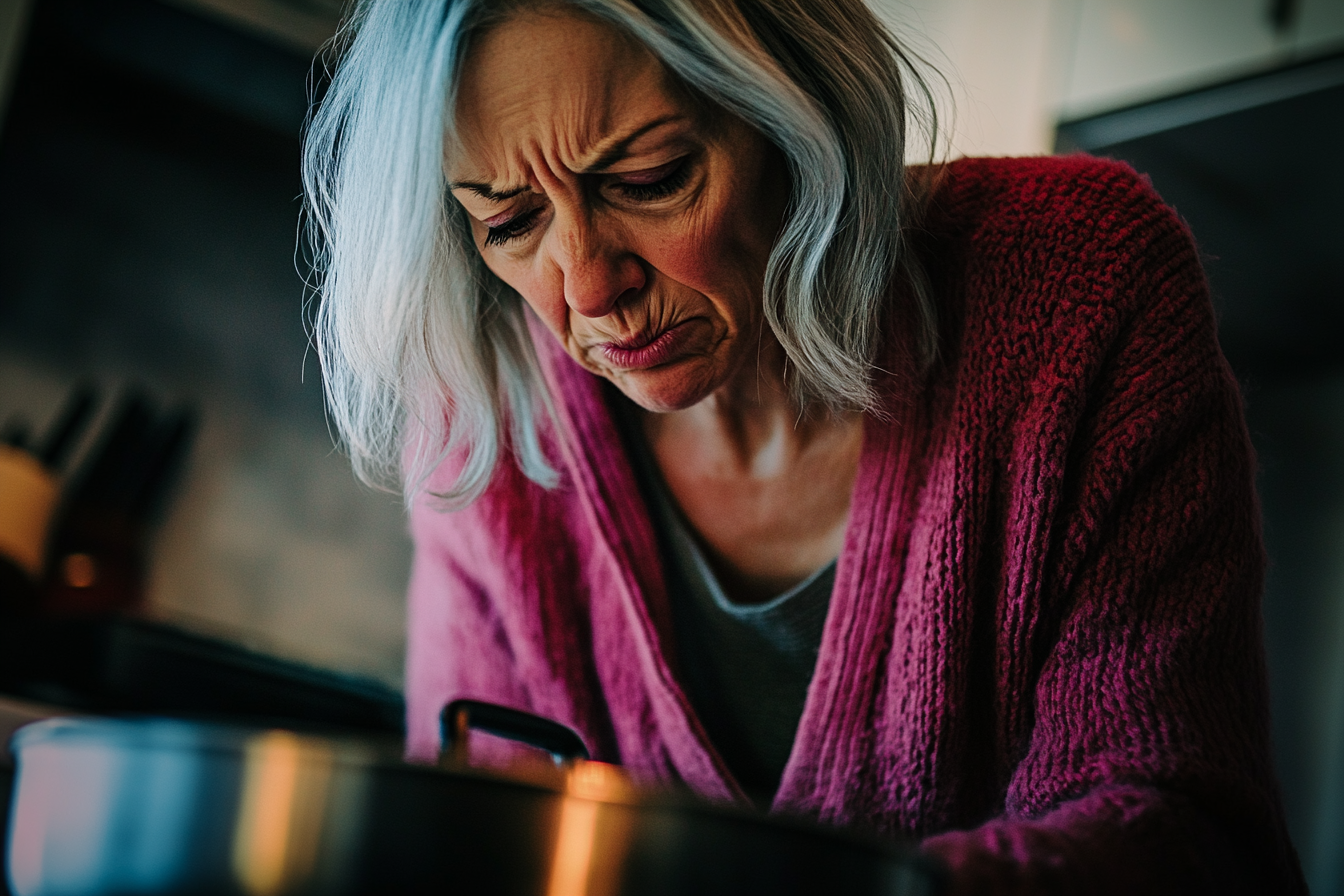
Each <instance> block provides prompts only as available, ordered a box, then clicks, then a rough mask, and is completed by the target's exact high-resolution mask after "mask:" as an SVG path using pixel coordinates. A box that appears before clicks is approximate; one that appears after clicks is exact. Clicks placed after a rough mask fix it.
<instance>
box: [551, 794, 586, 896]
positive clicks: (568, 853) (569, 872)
mask: <svg viewBox="0 0 1344 896" xmlns="http://www.w3.org/2000/svg"><path fill="white" fill-rule="evenodd" d="M597 808H598V804H597V803H595V802H593V801H592V800H585V799H576V798H574V797H571V796H567V797H565V798H564V803H563V805H562V806H561V808H560V827H559V829H558V830H557V832H556V838H555V860H554V862H553V863H552V865H551V885H550V887H549V889H547V891H546V893H547V896H584V894H586V893H587V892H588V867H589V866H590V865H591V864H592V860H593V839H594V838H593V835H594V834H595V833H596V832H597Z"/></svg>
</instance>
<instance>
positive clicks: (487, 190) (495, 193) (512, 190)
mask: <svg viewBox="0 0 1344 896" xmlns="http://www.w3.org/2000/svg"><path fill="white" fill-rule="evenodd" d="M448 189H450V190H470V191H471V192H473V193H475V194H476V195H478V196H484V197H485V198H486V199H489V200H490V201H491V202H503V201H504V200H506V199H512V198H513V197H515V196H517V195H519V194H520V193H526V192H527V191H528V190H530V189H532V188H531V187H508V188H506V189H503V190H496V189H494V188H493V187H491V186H490V185H489V184H483V183H479V182H477V181H473V180H464V181H455V182H453V183H450V184H448Z"/></svg>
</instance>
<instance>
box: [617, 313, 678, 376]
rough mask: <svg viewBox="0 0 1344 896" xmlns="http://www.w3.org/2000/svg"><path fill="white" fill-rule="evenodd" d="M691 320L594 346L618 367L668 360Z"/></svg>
mask: <svg viewBox="0 0 1344 896" xmlns="http://www.w3.org/2000/svg"><path fill="white" fill-rule="evenodd" d="M690 324H691V321H688V320H687V321H682V322H681V323H679V324H676V325H674V326H671V327H668V328H666V329H663V330H658V331H657V332H653V333H647V334H646V333H641V334H639V335H638V336H636V337H634V338H633V339H627V340H626V341H624V342H604V343H602V344H600V345H599V346H598V348H599V349H600V350H601V352H602V355H603V357H604V358H606V360H607V363H608V364H610V365H611V366H612V367H615V368H617V369H618V370H644V369H646V368H649V367H657V366H658V365H659V364H666V363H667V362H668V361H670V360H672V359H673V358H675V357H676V356H677V354H678V353H679V352H680V351H681V349H682V347H683V346H685V344H686V342H687V340H688V339H689V338H690V336H691V327H690Z"/></svg>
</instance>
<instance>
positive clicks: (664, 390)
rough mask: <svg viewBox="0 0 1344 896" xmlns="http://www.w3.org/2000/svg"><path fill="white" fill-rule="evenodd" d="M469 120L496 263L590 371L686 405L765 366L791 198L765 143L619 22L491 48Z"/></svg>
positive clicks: (476, 195) (464, 176)
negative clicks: (707, 101) (744, 371)
mask: <svg viewBox="0 0 1344 896" xmlns="http://www.w3.org/2000/svg"><path fill="white" fill-rule="evenodd" d="M457 124H458V128H459V133H460V136H461V138H462V144H463V150H462V152H461V154H460V155H457V156H455V157H452V158H449V159H448V160H447V170H448V178H449V181H450V182H451V187H452V191H453V195H454V196H455V197H456V198H457V200H458V201H459V202H460V203H461V204H462V206H463V208H465V209H466V211H467V214H468V215H469V217H470V219H471V228H472V233H473V234H474V236H475V241H476V245H477V247H478V248H479V250H480V253H481V257H482V258H483V259H484V260H485V263H486V265H487V266H488V267H489V268H490V270H491V271H493V272H494V273H495V274H496V275H497V276H498V277H499V278H500V279H501V280H503V281H504V282H505V283H507V284H509V285H510V286H511V287H513V288H514V289H515V290H517V291H518V292H519V294H521V295H522V296H523V298H524V299H525V300H526V301H527V303H528V305H530V306H531V307H532V309H533V311H535V312H536V314H537V315H538V317H540V318H541V320H542V321H543V322H545V324H546V326H547V327H548V328H549V329H550V331H551V333H553V334H554V335H555V338H556V339H558V340H559V341H560V343H561V345H563V346H564V348H565V351H566V352H568V353H569V355H570V357H572V358H573V359H574V360H575V361H577V362H578V363H579V364H581V365H583V366H584V367H585V368H587V369H588V370H590V371H592V372H593V373H596V374H599V375H601V376H604V377H606V378H607V379H609V380H611V381H612V382H613V383H615V384H616V386H617V387H619V388H620V389H621V391H622V392H624V393H625V394H626V395H627V396H629V397H630V398H631V399H632V400H634V401H635V402H636V403H638V404H639V405H641V406H643V407H644V408H647V409H649V410H653V411H670V410H679V409H682V408H686V407H690V406H691V405H694V404H696V403H698V402H699V401H700V400H702V399H703V398H705V397H706V396H708V395H710V394H711V393H713V392H714V391H716V390H717V389H719V388H720V387H721V386H723V385H724V384H725V383H726V382H727V381H728V379H729V377H731V376H732V375H733V374H734V373H735V372H736V371H737V370H738V369H739V368H740V367H741V365H742V363H743V362H744V360H747V359H748V358H751V357H753V356H754V354H755V352H754V349H755V348H756V347H757V345H758V343H759V341H760V338H761V334H762V332H763V331H764V330H765V329H767V328H765V327H764V324H763V320H762V315H761V305H762V300H761V296H762V282H763V279H764V273H765V265H766V261H767V259H768V258H769V255H770V250H771V247H772V246H773V244H774V239H775V235H776V233H777V232H778V229H779V226H780V220H781V218H782V215H783V210H784V207H785V204H786V203H787V199H788V183H787V176H786V174H785V172H784V167H783V160H782V157H781V156H780V155H779V153H778V152H777V151H776V150H775V149H774V148H773V147H772V146H770V144H769V143H767V141H765V140H764V139H763V138H761V137H760V135H758V134H757V133H756V132H755V131H753V130H752V129H751V128H749V127H747V126H746V125H744V124H743V123H741V122H740V121H738V120H736V119H734V118H733V117H732V116H729V115H726V114H723V113H721V112H720V113H715V112H713V111H710V110H707V109H705V108H704V104H702V103H697V102H695V101H694V100H693V99H692V98H691V97H689V96H688V95H687V94H686V93H685V92H684V91H683V90H681V89H680V88H679V87H678V85H677V84H675V83H674V82H673V81H672V79H671V78H670V76H669V75H668V74H667V72H666V71H665V69H664V68H663V66H662V65H661V63H659V62H658V60H657V59H656V58H655V57H654V56H653V55H652V54H650V53H649V52H648V51H647V50H646V49H644V47H643V46H641V45H640V44H638V43H637V42H635V41H633V40H630V39H628V38H626V37H625V36H623V35H622V34H621V33H620V32H618V31H616V30H615V29H613V28H612V27H610V26H607V25H605V24H602V23H599V22H597V21H595V20H592V19H589V18H586V17H581V16H579V15H573V14H568V13H564V12H559V11H552V10H547V11H534V12H525V13H520V14H519V15H517V16H514V17H513V18H511V19H509V20H508V21H506V22H504V23H503V24H501V25H499V26H497V27H495V28H493V29H492V30H490V31H488V32H487V33H486V34H485V35H483V36H482V37H481V38H480V39H479V40H477V41H476V42H475V45H474V46H473V47H472V49H471V51H470V53H469V55H468V57H467V60H466V65H465V70H464V75H463V80H462V84H461V90H460V94H459V101H458V109H457Z"/></svg>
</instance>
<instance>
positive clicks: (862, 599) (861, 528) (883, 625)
mask: <svg viewBox="0 0 1344 896" xmlns="http://www.w3.org/2000/svg"><path fill="white" fill-rule="evenodd" d="M528 319H529V327H530V328H531V330H532V337H533V342H534V344H535V345H536V346H537V352H538V355H539V357H540V360H541V366H542V370H543V373H544V375H545V377H546V380H547V384H548V386H549V388H550V393H551V396H552V397H553V400H554V406H555V410H556V415H557V417H558V419H557V421H556V423H557V425H558V428H559V431H560V438H559V440H558V441H559V443H560V444H559V448H560V451H561V452H562V455H563V460H564V465H565V467H566V468H567V470H568V471H569V473H570V475H571V476H572V477H573V487H574V488H575V489H576V490H577V492H578V495H579V498H580V501H581V503H582V505H583V507H584V510H585V512H586V513H587V514H588V515H589V522H590V525H591V526H592V528H593V531H594V533H595V536H596V538H597V539H598V541H599V542H600V543H601V545H602V546H603V547H604V548H605V550H606V551H607V552H608V554H609V556H610V559H611V561H612V563H613V567H614V570H615V571H616V573H617V575H616V578H617V580H618V582H619V585H620V588H619V592H620V593H619V599H620V600H621V601H622V602H623V607H622V610H623V611H624V613H625V616H626V619H627V620H628V623H629V628H630V634H631V635H632V638H631V639H630V645H631V648H632V651H633V654H634V655H633V657H631V659H633V660H634V661H635V662H637V663H639V665H640V667H641V668H642V669H643V670H644V673H645V674H644V675H643V676H642V681H643V682H644V684H645V687H646V688H647V690H648V695H647V696H648V699H649V703H650V704H651V706H652V707H653V708H654V714H655V717H656V723H657V727H658V729H659V733H660V734H661V736H662V739H663V741H664V745H663V746H664V748H665V749H666V751H667V753H668V755H669V756H670V758H671V760H672V763H673V765H674V766H675V768H676V771H677V773H678V774H679V775H680V776H681V777H682V778H683V779H684V780H686V781H687V782H690V783H692V784H693V785H694V786H695V789H696V790H698V791H699V792H700V793H701V794H702V795H703V796H706V797H709V798H713V799H725V800H735V801H739V802H745V801H746V799H747V798H746V796H745V794H744V793H743V791H742V788H741V787H740V786H739V785H738V783H737V782H736V781H735V780H734V778H733V776H732V774H731V772H729V770H728V768H727V766H726V764H725V763H724V762H723V760H722V758H721V757H720V756H719V755H718V753H717V752H716V751H715V749H714V747H713V746H712V744H711V743H710V742H709V739H708V736H707V735H706V733H705V730H704V727H703V726H702V725H701V723H700V721H699V719H698V718H697V717H696V715H695V711H694V709H693V708H692V707H691V704H690V701H689V700H688V699H687V697H686V695H685V692H684V690H683V689H682V687H681V685H680V684H679V683H678V681H677V680H676V676H675V674H674V672H673V669H674V662H673V661H672V653H673V651H672V649H671V648H672V622H671V612H670V607H669V603H668V598H667V592H666V582H665V579H664V575H663V571H662V564H661V561H660V559H659V554H658V546H657V540H656V536H655V533H654V530H653V525H652V521H651V520H650V518H649V512H648V509H647V508H645V507H644V502H643V499H642V498H641V497H640V492H639V489H638V486H637V481H636V478H635V473H634V470H633V468H632V467H631V463H630V459H629V457H628V456H627V454H626V452H625V450H624V445H623V440H622V438H621V433H620V430H619V428H618V425H617V422H616V421H615V419H614V416H613V414H612V411H611V409H610V408H609V407H608V405H607V403H606V401H605V399H604V396H603V381H602V380H601V379H600V378H598V377H596V376H594V375H593V374H591V373H589V372H587V371H586V370H584V369H583V368H582V367H580V366H579V365H578V364H577V363H575V362H574V361H573V360H572V359H571V358H569V356H568V355H567V354H565V352H564V350H563V348H562V347H561V346H559V345H558V344H557V342H556V340H555V339H554V337H553V336H551V334H550V333H549V332H548V331H546V330H545V328H544V327H543V325H541V324H540V323H539V322H538V321H537V320H536V319H535V317H533V316H532V315H528ZM915 416H917V414H915V413H914V405H910V406H901V407H899V408H898V409H897V413H896V415H895V416H894V417H891V418H888V419H879V418H877V417H874V416H872V415H865V416H864V421H863V424H864V436H863V448H862V450H861V452H860V456H859V468H858V473H857V475H856V477H855V482H854V488H853V493H852V497H851V502H852V503H851V510H850V521H849V525H848V528H847V531H846V535H845V541H844V546H843V547H842V549H841V552H840V556H839V559H838V562H837V569H836V581H835V590H834V592H833V594H832V597H831V604H830V609H829V612H828V614H827V618H826V624H825V626H824V628H823V631H822V638H821V648H820V653H819V656H818V659H817V666H816V670H815V671H814V673H813V678H812V683H811V685H810V686H809V688H808V694H807V700H806V702H805V703H804V706H803V713H802V717H801V720H800V722H799V726H798V731H797V733H796V735H795V737H794V744H793V749H792V751H791V753H790V756H789V760H788V763H787V764H786V765H785V768H784V774H783V778H782V779H781V782H780V787H779V790H778V792H777V793H776V795H775V799H774V802H773V805H772V807H773V808H774V809H784V810H791V809H792V810H804V811H807V812H808V813H809V814H819V815H823V816H825V815H827V814H829V813H830V812H836V811H842V809H841V806H840V805H839V801H841V800H843V794H844V793H845V791H846V784H847V782H849V781H851V780H852V779H853V777H854V776H855V775H856V774H857V772H858V768H857V766H856V762H857V761H858V760H859V758H860V757H858V756H856V755H854V754H853V751H852V750H849V749H848V745H850V744H852V743H854V742H855V738H856V737H860V738H861V735H862V733H863V729H864V728H865V727H866V726H868V725H869V724H870V720H871V718H872V713H873V711H874V706H875V701H876V699H877V696H878V695H877V690H878V689H879V688H880V687H881V680H882V678H883V676H881V675H880V674H878V670H879V669H880V667H881V666H882V662H883V660H884V658H885V655H886V652H887V649H888V648H889V644H887V643H886V641H887V635H886V633H887V632H889V631H890V627H891V619H892V615H893V614H894V612H895V599H894V596H895V594H896V593H897V591H898V589H899V583H900V579H901V570H902V566H903V563H902V562H901V561H902V560H903V558H904V553H905V549H906V546H907V543H908V538H909V529H910V527H909V521H910V519H911V517H912V508H913V502H914V498H915V495H914V491H915V488H914V486H913V484H912V483H913V482H914V481H916V480H918V479H919V477H918V476H917V475H916V476H912V475H911V473H912V470H911V463H912V457H913V455H915V454H917V453H918V452H915V451H913V450H912V448H913V445H914V442H915V440H914V439H912V438H910V437H909V436H910V432H911V431H917V430H918V429H919V427H917V426H914V425H913V424H914V420H913V417H915ZM893 559H894V560H896V561H897V562H895V563H893V562H891V561H892V560H893Z"/></svg>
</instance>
